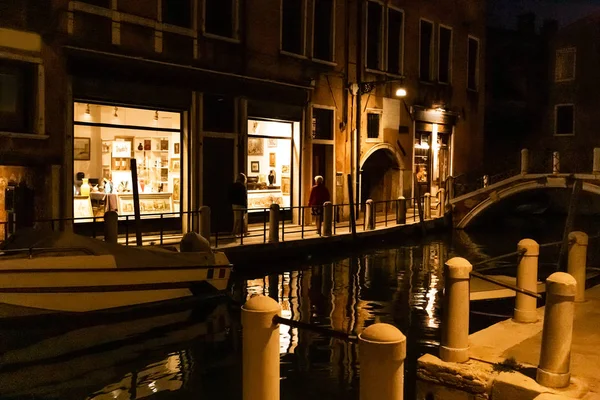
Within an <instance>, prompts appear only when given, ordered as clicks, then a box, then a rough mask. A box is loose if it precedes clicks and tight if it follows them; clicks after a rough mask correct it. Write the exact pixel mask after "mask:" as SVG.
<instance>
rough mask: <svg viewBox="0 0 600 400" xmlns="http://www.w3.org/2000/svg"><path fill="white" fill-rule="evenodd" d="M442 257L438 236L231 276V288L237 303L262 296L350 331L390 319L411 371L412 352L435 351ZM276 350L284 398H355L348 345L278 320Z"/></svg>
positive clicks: (301, 316) (287, 312)
mask: <svg viewBox="0 0 600 400" xmlns="http://www.w3.org/2000/svg"><path fill="white" fill-rule="evenodd" d="M447 254H448V247H447V245H445V244H444V243H443V242H442V241H436V242H431V243H427V244H425V245H423V246H409V247H400V248H393V249H380V250H377V251H374V252H372V253H368V254H365V255H362V256H359V257H351V258H347V259H341V260H336V261H333V262H328V263H323V264H318V265H312V266H309V267H307V268H306V269H301V270H297V271H286V272H283V273H280V274H271V275H266V276H261V277H259V278H256V279H249V280H246V281H239V282H236V284H235V286H234V291H239V292H241V296H240V297H241V298H243V299H244V300H248V299H249V298H250V297H252V296H255V295H258V294H262V295H267V296H270V297H272V298H274V299H276V300H277V301H278V302H279V304H280V305H281V307H282V316H283V317H285V318H290V319H293V320H297V321H301V322H305V323H310V324H313V325H318V326H320V327H325V328H329V329H333V330H337V331H341V332H345V333H347V334H354V335H357V334H359V333H361V332H362V331H363V330H364V329H365V328H366V327H368V326H369V325H371V324H374V323H377V322H385V323H390V324H393V325H395V326H397V327H398V328H400V329H401V330H402V331H403V332H404V333H405V334H407V336H408V347H409V357H410V358H411V360H409V361H408V362H407V368H413V367H414V361H415V360H416V358H417V357H418V356H419V355H420V354H422V353H423V352H424V351H435V348H434V346H435V345H436V344H437V343H439V327H440V318H441V314H440V307H439V305H440V295H441V291H442V285H443V280H442V279H441V277H442V274H443V263H444V260H445V259H447ZM280 352H281V355H282V357H281V362H282V378H283V379H284V381H283V384H282V385H283V387H284V389H285V388H286V387H287V389H288V390H284V391H283V396H284V398H290V399H293V398H305V397H306V396H309V395H311V394H315V395H317V394H318V395H319V397H322V398H347V397H346V396H348V395H350V396H355V395H356V387H357V385H358V381H357V378H358V376H359V365H358V362H359V360H358V350H357V348H356V346H355V345H353V344H351V343H347V342H345V341H341V340H339V339H333V338H329V337H323V336H321V335H316V334H314V333H311V332H306V331H303V330H298V329H296V328H290V327H289V326H286V325H282V326H281V329H280ZM302 378H306V381H304V382H303V383H302V385H301V386H300V388H301V389H302V390H298V388H295V385H296V384H298V383H299V382H300V381H301V379H302ZM331 383H335V391H334V390H332V388H331ZM328 386H329V390H331V391H329V390H328V389H327V387H328ZM409 386H410V385H409ZM409 390H410V388H409ZM323 391H325V392H323ZM295 393H297V394H295Z"/></svg>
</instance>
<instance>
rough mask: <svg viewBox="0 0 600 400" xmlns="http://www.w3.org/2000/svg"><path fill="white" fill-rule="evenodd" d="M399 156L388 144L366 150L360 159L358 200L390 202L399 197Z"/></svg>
mask: <svg viewBox="0 0 600 400" xmlns="http://www.w3.org/2000/svg"><path fill="white" fill-rule="evenodd" d="M403 164H404V163H403V161H402V158H401V157H400V154H398V152H396V149H395V148H394V147H393V146H392V145H391V144H389V143H378V144H376V145H374V146H372V147H371V148H370V149H369V150H367V151H366V152H365V153H364V154H363V155H362V157H361V159H360V170H361V190H360V200H361V202H365V201H366V200H367V199H372V200H374V201H378V200H390V199H395V198H398V196H399V195H400V179H401V175H400V169H401V167H402V166H403Z"/></svg>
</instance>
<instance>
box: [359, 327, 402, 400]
mask: <svg viewBox="0 0 600 400" xmlns="http://www.w3.org/2000/svg"><path fill="white" fill-rule="evenodd" d="M358 357H359V359H360V400H402V399H403V398H404V360H405V359H406V336H404V335H403V334H402V332H400V330H399V329H398V328H396V327H395V326H393V325H390V324H382V323H378V324H373V325H371V326H369V327H368V328H367V329H365V330H364V331H363V332H362V333H361V334H360V335H358Z"/></svg>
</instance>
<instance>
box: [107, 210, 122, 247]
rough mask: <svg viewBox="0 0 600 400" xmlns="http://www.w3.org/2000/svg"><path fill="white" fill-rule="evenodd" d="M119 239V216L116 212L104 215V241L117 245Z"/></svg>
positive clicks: (108, 212)
mask: <svg viewBox="0 0 600 400" xmlns="http://www.w3.org/2000/svg"><path fill="white" fill-rule="evenodd" d="M118 238H119V214H117V212H116V211H107V212H105V213H104V241H105V242H107V243H113V244H117V239H118Z"/></svg>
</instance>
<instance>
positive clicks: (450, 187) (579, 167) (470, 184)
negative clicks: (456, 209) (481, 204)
mask: <svg viewBox="0 0 600 400" xmlns="http://www.w3.org/2000/svg"><path fill="white" fill-rule="evenodd" d="M531 173H535V174H559V173H580V174H585V173H588V174H592V173H593V174H600V148H594V149H593V151H592V152H590V151H589V150H588V149H569V150H564V151H560V152H558V151H552V150H547V149H546V150H542V151H541V152H535V153H532V152H530V151H529V150H528V149H522V150H521V158H520V165H519V167H518V168H512V169H509V170H506V171H503V172H500V173H497V174H494V175H489V174H483V175H481V176H476V175H475V176H474V175H473V174H471V175H467V174H459V175H456V176H451V177H449V178H448V179H447V182H446V190H447V192H448V193H449V194H450V198H451V199H453V198H455V197H459V196H462V195H465V194H468V193H471V192H474V191H476V190H479V189H483V188H486V187H488V186H490V185H493V184H496V183H499V182H502V181H504V180H506V179H509V178H511V177H513V176H516V175H519V174H521V175H526V174H531Z"/></svg>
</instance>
